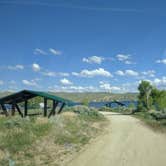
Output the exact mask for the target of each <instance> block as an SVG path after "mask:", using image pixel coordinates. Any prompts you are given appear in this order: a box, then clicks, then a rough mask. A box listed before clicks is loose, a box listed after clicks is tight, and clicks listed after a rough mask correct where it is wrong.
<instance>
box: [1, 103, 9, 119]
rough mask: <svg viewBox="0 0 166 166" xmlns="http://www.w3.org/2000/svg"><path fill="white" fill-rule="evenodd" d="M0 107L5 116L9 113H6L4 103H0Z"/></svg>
mask: <svg viewBox="0 0 166 166" xmlns="http://www.w3.org/2000/svg"><path fill="white" fill-rule="evenodd" d="M1 107H2V110H3V112H4V114H5V115H6V116H8V115H9V114H8V112H7V109H6V107H5V105H4V104H2V103H1Z"/></svg>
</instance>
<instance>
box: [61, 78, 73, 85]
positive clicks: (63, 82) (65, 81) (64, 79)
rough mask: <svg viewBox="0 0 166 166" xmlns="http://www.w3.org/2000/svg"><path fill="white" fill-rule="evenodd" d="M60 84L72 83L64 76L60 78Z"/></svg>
mask: <svg viewBox="0 0 166 166" xmlns="http://www.w3.org/2000/svg"><path fill="white" fill-rule="evenodd" d="M60 82H61V84H63V85H72V84H73V83H72V82H71V81H69V80H68V79H66V78H63V79H61V80H60Z"/></svg>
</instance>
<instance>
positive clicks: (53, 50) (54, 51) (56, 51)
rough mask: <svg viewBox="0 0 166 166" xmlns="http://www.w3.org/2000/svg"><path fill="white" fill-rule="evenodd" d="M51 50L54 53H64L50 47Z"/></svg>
mask: <svg viewBox="0 0 166 166" xmlns="http://www.w3.org/2000/svg"><path fill="white" fill-rule="evenodd" d="M49 51H50V52H51V53H52V54H53V55H61V54H62V52H61V51H59V50H55V49H53V48H50V49H49Z"/></svg>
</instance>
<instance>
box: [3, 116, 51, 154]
mask: <svg viewBox="0 0 166 166" xmlns="http://www.w3.org/2000/svg"><path fill="white" fill-rule="evenodd" d="M1 127H2V128H3V129H5V132H4V133H2V136H1V137H0V147H1V148H2V149H6V150H8V151H9V152H11V153H16V152H18V151H20V150H23V149H24V148H26V147H28V146H30V145H31V144H32V143H33V142H34V141H35V140H36V139H38V138H39V137H41V136H43V135H45V134H46V133H47V132H48V131H49V129H50V128H51V124H49V123H46V124H40V123H39V124H38V123H36V122H35V120H34V119H33V120H32V121H31V119H29V118H18V117H12V118H11V119H8V120H6V121H4V122H3V124H2V123H1Z"/></svg>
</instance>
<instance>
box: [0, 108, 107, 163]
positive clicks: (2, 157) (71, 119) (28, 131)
mask: <svg viewBox="0 0 166 166" xmlns="http://www.w3.org/2000/svg"><path fill="white" fill-rule="evenodd" d="M67 109H68V110H67ZM67 109H66V111H65V113H63V114H61V115H56V116H55V117H52V118H50V119H47V118H42V117H38V118H37V117H27V118H20V117H18V116H15V117H8V118H6V117H0V165H3V166H6V165H9V163H10V165H17V166H21V165H24V166H33V165H59V164H61V162H62V161H63V160H65V158H66V156H68V155H71V154H72V153H74V152H77V151H78V150H80V148H81V147H82V146H83V145H85V144H87V143H88V142H89V141H90V139H92V138H94V137H96V136H97V135H98V134H99V133H100V132H101V131H102V127H101V126H102V125H103V124H104V122H105V118H104V117H103V116H102V115H101V114H99V113H98V112H97V111H96V110H95V109H90V108H88V107H81V106H79V107H73V108H67ZM75 112H76V113H75Z"/></svg>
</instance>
